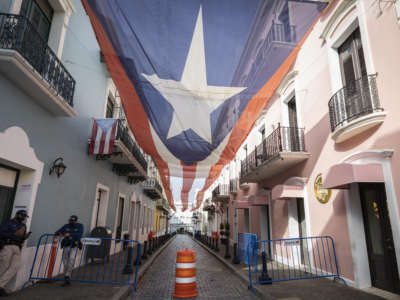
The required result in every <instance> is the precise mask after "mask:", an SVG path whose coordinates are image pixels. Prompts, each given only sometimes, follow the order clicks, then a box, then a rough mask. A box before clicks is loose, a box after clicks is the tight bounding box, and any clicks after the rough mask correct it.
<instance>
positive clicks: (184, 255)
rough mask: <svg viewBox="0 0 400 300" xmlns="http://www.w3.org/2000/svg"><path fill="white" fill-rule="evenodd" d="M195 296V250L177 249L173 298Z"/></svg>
mask: <svg viewBox="0 0 400 300" xmlns="http://www.w3.org/2000/svg"><path fill="white" fill-rule="evenodd" d="M196 296H197V288H196V252H195V251H193V250H188V249H185V250H182V251H178V253H177V254H176V272H175V292H174V298H192V297H196Z"/></svg>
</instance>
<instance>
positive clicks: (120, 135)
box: [116, 120, 147, 171]
mask: <svg viewBox="0 0 400 300" xmlns="http://www.w3.org/2000/svg"><path fill="white" fill-rule="evenodd" d="M129 131H130V130H129V127H128V126H126V125H125V124H124V121H123V120H118V128H117V136H116V139H117V140H121V141H122V143H124V145H125V147H126V148H127V149H128V150H129V151H130V152H131V153H132V155H133V156H134V157H135V158H136V160H137V161H138V162H139V164H140V165H141V166H142V168H143V170H145V171H147V161H146V159H145V157H144V155H143V153H142V152H141V151H140V148H139V146H138V145H137V144H136V142H135V140H134V139H133V138H132V137H131V135H130V134H129Z"/></svg>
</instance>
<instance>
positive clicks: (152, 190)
mask: <svg viewBox="0 0 400 300" xmlns="http://www.w3.org/2000/svg"><path fill="white" fill-rule="evenodd" d="M142 187H143V191H144V193H145V194H146V195H147V196H149V197H150V198H151V199H153V200H156V199H160V198H162V188H161V185H160V183H159V182H158V180H157V179H156V178H149V179H147V180H145V181H143V182H142Z"/></svg>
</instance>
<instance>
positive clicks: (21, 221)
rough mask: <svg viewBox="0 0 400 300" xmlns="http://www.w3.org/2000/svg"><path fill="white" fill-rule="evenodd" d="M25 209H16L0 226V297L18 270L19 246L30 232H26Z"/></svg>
mask: <svg viewBox="0 0 400 300" xmlns="http://www.w3.org/2000/svg"><path fill="white" fill-rule="evenodd" d="M26 218H28V214H27V212H26V210H18V211H17V213H16V214H15V217H14V218H13V219H11V220H9V221H8V222H6V223H4V224H2V225H1V226H0V297H5V296H7V295H8V294H7V292H6V290H5V287H6V285H7V283H8V282H9V281H10V280H11V278H13V277H14V275H15V274H16V273H17V272H18V269H19V267H20V264H21V248H22V246H23V244H24V241H25V240H26V239H28V238H29V236H30V235H31V232H28V233H26V225H25V220H26Z"/></svg>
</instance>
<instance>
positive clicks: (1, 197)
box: [0, 164, 19, 224]
mask: <svg viewBox="0 0 400 300" xmlns="http://www.w3.org/2000/svg"><path fill="white" fill-rule="evenodd" d="M18 177H19V170H17V169H14V168H11V167H8V166H5V165H1V164H0V224H2V223H4V222H6V221H7V220H9V219H10V218H11V212H12V209H13V205H14V199H15V192H16V190H17V184H18Z"/></svg>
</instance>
